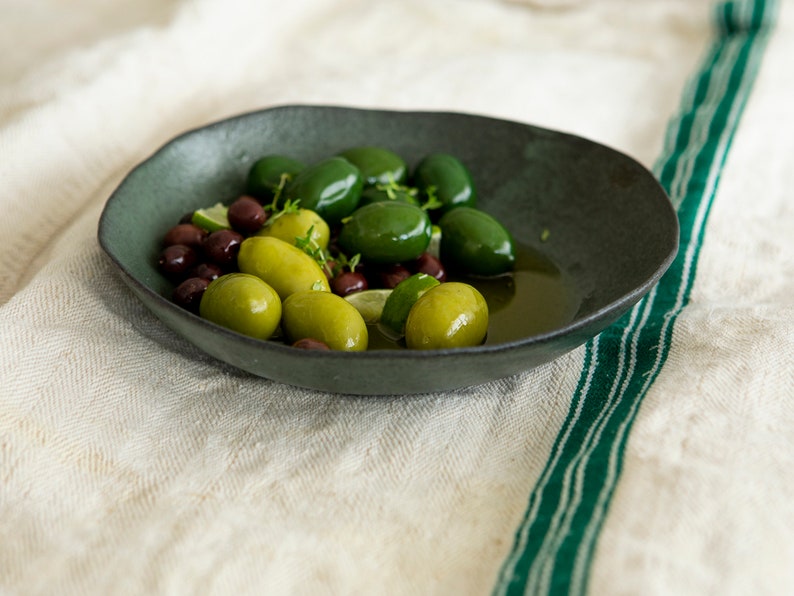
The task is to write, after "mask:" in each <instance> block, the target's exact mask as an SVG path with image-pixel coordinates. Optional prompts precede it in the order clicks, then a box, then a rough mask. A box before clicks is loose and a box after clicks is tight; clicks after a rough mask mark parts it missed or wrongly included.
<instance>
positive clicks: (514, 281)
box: [368, 244, 581, 350]
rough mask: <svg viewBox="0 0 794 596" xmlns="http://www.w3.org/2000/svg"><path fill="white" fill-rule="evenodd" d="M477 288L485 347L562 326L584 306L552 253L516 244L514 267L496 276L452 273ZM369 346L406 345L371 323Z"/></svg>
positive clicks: (400, 346) (382, 347)
mask: <svg viewBox="0 0 794 596" xmlns="http://www.w3.org/2000/svg"><path fill="white" fill-rule="evenodd" d="M450 281H462V282H465V283H468V284H471V285H472V286H474V287H475V288H477V289H478V290H479V291H480V292H481V293H482V295H483V296H484V297H485V301H486V302H487V303H488V320H489V323H488V336H487V337H486V339H485V345H494V344H502V343H507V342H511V341H516V340H520V339H524V338H526V337H531V336H533V335H539V334H542V333H547V332H549V331H553V330H554V329H559V328H560V327H563V326H564V325H567V324H568V323H570V322H571V321H572V320H573V318H574V316H576V313H577V311H578V310H579V306H580V304H581V295H580V293H579V291H578V289H577V288H576V285H575V284H574V282H573V280H571V279H570V277H569V276H568V275H566V274H565V272H564V271H562V270H561V269H560V268H559V267H558V266H557V265H555V264H554V263H553V262H552V261H551V260H550V259H549V258H548V257H546V256H544V255H543V254H541V253H540V252H538V251H537V250H535V249H533V248H530V247H529V246H526V245H522V244H516V265H515V269H514V270H513V271H512V272H510V273H508V274H505V275H499V276H495V277H471V276H468V277H452V278H450ZM368 331H369V349H370V350H387V349H405V342H404V341H393V340H390V339H388V338H386V337H385V336H384V335H383V334H382V333H381V332H380V331H379V330H378V328H377V325H370V326H369V328H368Z"/></svg>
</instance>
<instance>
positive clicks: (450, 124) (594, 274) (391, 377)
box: [99, 106, 678, 394]
mask: <svg viewBox="0 0 794 596" xmlns="http://www.w3.org/2000/svg"><path fill="white" fill-rule="evenodd" d="M356 145H380V146H383V147H387V148H389V149H391V150H393V151H395V152H397V153H398V154H400V155H401V156H403V157H404V158H405V159H406V161H407V162H408V164H409V165H410V166H412V165H414V164H415V163H416V162H418V160H419V159H421V158H422V157H423V156H424V155H426V154H428V153H431V152H437V151H439V152H448V153H452V154H454V155H456V156H457V157H458V158H459V159H461V160H462V161H463V162H464V163H465V164H466V165H467V166H468V167H469V169H470V170H471V172H472V175H473V177H474V181H475V184H476V187H477V189H478V195H479V207H480V208H482V209H483V210H485V211H488V212H489V213H491V214H492V215H494V216H496V217H497V218H499V219H500V220H501V221H502V222H503V223H504V224H505V225H506V226H507V227H508V228H509V229H510V231H511V232H512V234H513V235H514V237H515V239H516V241H517V242H518V243H519V245H521V246H523V247H526V248H527V249H528V250H529V251H530V252H532V253H533V254H536V255H539V256H541V257H542V260H543V261H544V262H547V263H551V264H553V266H554V267H555V268H557V269H559V271H560V272H561V273H562V274H563V275H564V276H565V277H566V279H568V280H569V281H570V283H571V284H572V285H573V287H574V288H575V291H576V294H577V308H576V311H575V313H573V315H572V318H571V320H570V321H569V322H567V323H566V324H563V325H561V326H560V327H558V328H555V329H550V330H547V331H544V332H543V333H540V334H538V335H532V336H529V337H515V338H512V339H508V340H506V341H504V342H500V343H497V344H490V345H485V346H481V347H478V348H469V349H464V350H452V351H434V352H431V353H429V354H428V353H425V354H421V355H419V354H416V353H411V352H409V351H407V350H402V351H393V350H391V351H382V350H373V351H370V352H366V353H360V354H343V353H323V354H322V355H320V356H318V355H317V353H312V354H308V353H306V352H303V351H299V350H296V349H292V348H289V347H287V346H283V345H280V344H278V343H276V342H261V341H256V340H250V339H248V338H244V337H242V336H239V335H237V334H234V333H231V332H227V331H226V330H223V329H220V328H218V327H216V326H214V325H212V324H210V323H208V322H206V321H203V320H201V319H199V318H198V317H196V316H194V315H191V314H189V313H186V312H184V311H182V310H181V309H179V308H178V307H176V306H175V305H173V304H172V303H171V301H170V299H169V297H170V293H171V291H172V285H171V284H170V282H168V281H167V280H166V279H165V278H163V276H162V275H161V274H160V273H159V272H158V271H157V268H156V260H157V255H158V253H159V248H160V246H159V243H160V239H161V238H162V236H163V234H164V233H165V231H166V230H167V229H168V228H169V227H170V226H172V225H173V224H174V223H175V222H176V221H177V220H179V218H180V217H181V216H182V215H184V214H185V213H187V212H189V211H192V210H194V209H196V208H199V207H206V206H209V205H212V204H214V203H216V202H218V201H223V202H228V201H230V200H232V199H234V198H236V197H237V196H239V195H240V194H241V193H242V192H243V190H244V182H245V177H246V175H247V173H248V170H249V168H250V167H251V164H252V163H253V162H254V161H255V160H256V159H258V158H259V157H261V156H263V155H266V154H269V153H281V154H286V155H290V156H293V157H296V158H298V159H301V160H303V161H305V162H309V163H310V162H313V161H317V160H320V159H322V158H324V157H327V156H329V155H332V154H335V153H337V152H339V151H341V150H343V149H345V148H348V147H351V146H356ZM99 240H100V244H101V245H102V247H103V249H104V250H105V251H106V252H107V254H108V255H109V256H110V257H111V259H112V261H113V262H114V263H115V265H116V266H117V268H118V269H119V270H120V272H121V274H122V276H123V278H124V279H125V281H126V282H127V283H128V284H129V285H130V287H131V288H132V290H133V291H134V292H135V293H136V294H137V295H138V296H139V297H140V298H141V299H142V300H143V301H144V303H145V304H146V306H147V307H148V308H150V309H151V310H152V311H153V312H154V313H155V314H156V315H157V316H158V317H160V318H161V319H162V320H163V321H164V322H165V323H166V324H167V325H169V326H170V327H171V328H172V329H174V330H175V331H176V332H178V333H180V334H182V335H183V336H185V337H186V338H187V339H188V340H190V341H193V342H194V343H196V344H197V345H198V346H199V347H201V348H203V349H205V350H206V351H207V352H208V353H210V354H212V355H214V356H216V357H218V358H220V359H221V360H224V361H226V362H228V363H230V364H232V365H235V366H238V367H240V368H243V369H245V370H248V371H249V372H253V373H254V374H258V375H260V376H264V377H269V378H273V379H276V380H280V381H283V382H287V383H293V384H296V385H301V386H306V387H312V388H317V389H324V390H329V391H338V392H347V393H366V394H377V393H415V392H420V391H431V390H441V389H448V388H452V387H455V386H462V385H469V384H474V383H479V382H485V381H488V380H491V379H494V378H498V377H499V376H503V375H505V374H512V373H515V372H518V371H520V370H523V369H526V368H531V367H532V366H536V365H538V364H540V363H542V362H545V361H548V360H550V359H552V358H555V357H557V356H559V355H560V354H562V353H564V352H565V351H568V350H570V349H572V348H573V347H576V346H577V345H580V344H581V343H582V342H584V341H586V339H588V338H589V337H592V336H593V335H595V334H596V333H598V332H600V331H601V330H603V328H605V327H606V326H608V325H609V324H611V323H612V322H614V321H615V320H616V319H617V318H618V317H619V316H621V315H622V314H623V313H624V312H625V311H626V310H627V309H628V308H630V307H631V305H633V304H634V303H635V302H637V301H638V300H639V299H640V298H641V297H642V296H643V295H644V294H645V293H646V292H647V291H648V290H649V289H650V288H651V287H652V285H653V284H654V283H655V282H656V281H657V280H658V279H659V277H660V276H661V275H662V273H663V272H664V271H665V270H666V269H667V267H668V266H669V264H670V262H671V261H672V258H673V257H674V256H675V252H676V250H677V245H678V224H677V219H676V216H675V213H674V211H673V209H672V207H671V205H670V202H669V200H668V198H667V196H666V195H665V193H664V191H663V190H662V189H661V187H660V186H659V184H658V182H657V181H656V180H655V178H654V177H653V176H652V175H651V174H650V172H648V171H647V170H646V169H645V168H644V167H643V166H641V165H640V164H638V163H637V162H636V161H634V160H633V159H631V158H629V157H628V156H626V155H623V154H621V153H619V152H617V151H614V150H612V149H610V148H608V147H605V146H603V145H599V144H597V143H594V142H592V141H588V140H586V139H582V138H579V137H576V136H572V135H568V134H564V133H560V132H555V131H551V130H547V129H542V128H538V127H535V126H531V125H528V124H522V123H516V122H510V121H505V120H499V119H494V118H489V117H483V116H476V115H470V114H460V113H437V112H395V111H383V110H362V109H354V108H343V107H332V106H284V107H278V108H271V109H268V110H262V111H259V112H253V113H250V114H244V115H241V116H238V117H235V118H231V119H228V120H224V121H221V122H217V123H214V124H211V125H209V126H207V127H204V128H201V129H197V130H195V131H191V132H188V133H186V134H184V135H182V136H180V137H178V138H176V139H174V140H173V141H171V142H170V143H168V144H167V145H165V146H164V147H163V148H161V149H160V150H158V151H157V152H156V153H155V154H154V155H153V156H152V157H150V158H149V159H148V160H146V161H145V162H143V163H142V164H141V165H139V166H138V167H136V168H135V169H134V170H133V171H132V172H131V173H130V174H129V175H128V176H127V177H126V178H125V180H124V181H123V182H122V184H121V185H120V186H119V188H118V189H117V190H116V191H115V192H114V193H113V195H112V196H111V197H110V199H109V200H108V202H107V204H106V206H105V210H104V211H103V214H102V217H101V219H100V226H99ZM510 308H512V309H513V310H514V312H520V311H521V308H522V305H521V304H520V303H519V304H514V305H511V307H510ZM428 356H429V358H428ZM352 359H355V362H356V366H355V367H353V370H355V371H358V372H355V373H353V374H352V375H348V376H347V377H345V378H344V379H336V380H334V379H335V378H336V377H338V376H339V375H337V374H336V373H335V367H338V366H342V365H349V364H350V362H351V360H352ZM427 361H431V362H432V363H433V364H434V366H440V367H445V374H443V375H441V376H442V377H444V378H445V379H447V380H446V381H440V380H438V377H439V375H438V374H437V373H436V374H433V375H432V377H433V379H434V380H431V379H429V378H427V376H426V373H427V372H429V371H430V370H431V369H429V368H427V367H428V364H427ZM307 363H308V364H310V365H311V366H310V368H312V369H319V370H317V371H316V373H314V374H307V372H306V370H305V369H306V368H307V366H308V364H307ZM390 367H391V368H393V369H394V370H395V371H396V372H389V370H391V368H390ZM447 373H449V374H447ZM457 373H460V374H457ZM423 374H424V375H425V377H424V378H423Z"/></svg>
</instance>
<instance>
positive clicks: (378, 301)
mask: <svg viewBox="0 0 794 596" xmlns="http://www.w3.org/2000/svg"><path fill="white" fill-rule="evenodd" d="M391 293H392V290H364V291H363V292H355V293H353V294H348V295H347V296H345V300H347V301H348V302H349V303H350V304H352V305H353V306H354V307H355V308H356V310H357V311H358V312H359V313H361V317H362V318H363V319H364V322H365V323H366V324H367V325H374V324H375V323H377V322H378V321H380V316H381V313H382V312H383V305H384V304H385V303H386V299H387V298H388V297H389V295H390V294H391Z"/></svg>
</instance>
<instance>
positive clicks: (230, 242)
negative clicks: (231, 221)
mask: <svg viewBox="0 0 794 596" xmlns="http://www.w3.org/2000/svg"><path fill="white" fill-rule="evenodd" d="M242 241H243V235H242V234H240V233H239V232H235V231H234V230H218V231H216V232H212V233H211V234H210V235H209V236H207V238H206V239H205V240H204V244H203V249H204V254H205V255H207V258H208V259H210V260H211V261H212V262H213V263H215V264H216V265H220V266H221V267H231V266H233V265H234V264H235V262H236V261H237V252H238V251H239V250H240V244H241V243H242Z"/></svg>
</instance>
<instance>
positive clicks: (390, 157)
mask: <svg viewBox="0 0 794 596" xmlns="http://www.w3.org/2000/svg"><path fill="white" fill-rule="evenodd" d="M339 155H341V156H342V157H344V158H345V159H346V160H348V161H349V162H350V163H352V164H353V165H354V166H356V167H357V168H358V169H359V171H360V172H361V176H362V178H363V180H364V184H365V185H369V186H372V185H375V184H394V183H396V184H403V183H404V182H405V181H406V179H407V178H408V166H407V165H406V163H405V160H403V158H402V157H400V156H399V155H397V154H396V153H394V152H393V151H390V150H388V149H385V148H383V147H371V146H362V147H351V148H350V149H347V150H345V151H342V152H341V153H340V154H339Z"/></svg>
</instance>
